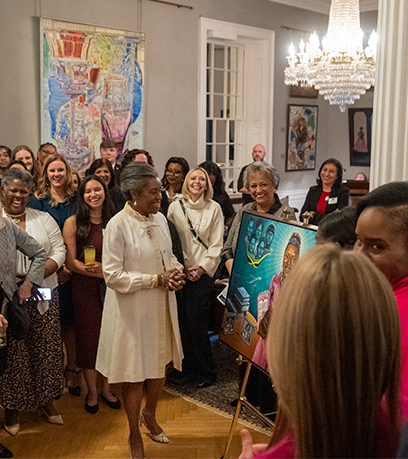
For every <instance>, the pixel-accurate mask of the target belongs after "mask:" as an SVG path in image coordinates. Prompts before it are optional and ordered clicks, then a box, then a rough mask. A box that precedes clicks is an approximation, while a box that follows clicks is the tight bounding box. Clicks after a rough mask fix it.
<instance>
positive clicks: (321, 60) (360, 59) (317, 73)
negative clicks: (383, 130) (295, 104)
mask: <svg viewBox="0 0 408 459" xmlns="http://www.w3.org/2000/svg"><path fill="white" fill-rule="evenodd" d="M376 49H377V34H376V33H375V32H374V31H373V33H372V34H371V37H370V39H369V41H368V46H367V47H366V48H365V50H363V31H362V29H361V27H360V5H359V0H332V3H331V6H330V16H329V27H328V29H327V36H326V37H324V38H323V40H322V46H321V47H320V42H319V38H318V36H317V34H316V32H314V33H313V34H312V35H311V36H310V41H309V42H308V43H306V44H305V43H304V41H303V40H301V42H300V52H299V53H296V51H295V48H294V46H293V43H292V44H291V45H290V47H289V56H288V57H287V59H288V63H289V66H288V67H286V69H285V84H287V85H297V84H299V83H300V85H301V86H314V87H315V88H316V89H317V90H319V94H321V95H322V96H324V98H325V99H326V100H328V101H329V102H330V104H331V105H335V104H337V105H339V106H340V111H341V112H344V111H345V110H346V105H347V104H354V101H355V100H356V99H359V98H360V96H361V95H363V94H365V92H366V90H367V89H369V88H370V86H373V85H374V82H375V59H376Z"/></svg>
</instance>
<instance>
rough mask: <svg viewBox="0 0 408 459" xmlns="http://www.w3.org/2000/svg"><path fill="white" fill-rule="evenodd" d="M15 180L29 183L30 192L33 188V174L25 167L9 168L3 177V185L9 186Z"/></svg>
mask: <svg viewBox="0 0 408 459" xmlns="http://www.w3.org/2000/svg"><path fill="white" fill-rule="evenodd" d="M13 180H21V181H22V182H23V183H25V184H26V185H27V188H28V191H30V192H31V190H32V189H33V185H34V179H33V176H32V175H31V174H30V173H29V172H28V171H27V170H25V169H20V168H19V167H11V168H10V169H7V170H6V171H5V172H4V174H3V176H2V177H1V186H2V187H5V186H8V185H9V184H10V183H11V182H12V181H13Z"/></svg>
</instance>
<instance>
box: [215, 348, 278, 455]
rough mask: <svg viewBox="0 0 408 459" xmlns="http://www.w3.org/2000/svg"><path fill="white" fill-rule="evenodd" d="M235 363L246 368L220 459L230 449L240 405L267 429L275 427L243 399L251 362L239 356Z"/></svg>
mask: <svg viewBox="0 0 408 459" xmlns="http://www.w3.org/2000/svg"><path fill="white" fill-rule="evenodd" d="M237 362H238V365H242V363H243V362H246V363H247V367H246V371H245V376H244V380H243V381H242V385H241V390H240V391H239V396H238V402H237V408H236V410H235V414H234V418H233V420H232V423H231V427H230V431H229V434H228V441H227V445H226V447H225V450H224V454H223V455H222V456H221V459H228V453H229V450H230V447H231V443H232V437H233V436H234V432H235V429H236V427H237V422H238V417H239V413H240V411H241V406H242V405H245V406H246V407H247V408H249V409H250V410H251V411H252V412H253V413H254V414H255V415H256V416H258V417H259V418H261V419H262V421H263V422H264V423H265V424H267V425H268V426H269V427H271V428H273V427H275V423H274V422H272V421H271V420H270V419H269V418H267V417H266V416H265V415H264V414H262V413H261V412H260V411H259V410H257V409H256V408H255V407H254V406H253V405H251V404H250V403H249V402H248V400H247V399H246V397H245V389H246V386H247V383H248V378H249V373H250V371H251V368H252V362H251V361H250V360H247V359H245V358H244V357H242V355H239V357H238V358H237Z"/></svg>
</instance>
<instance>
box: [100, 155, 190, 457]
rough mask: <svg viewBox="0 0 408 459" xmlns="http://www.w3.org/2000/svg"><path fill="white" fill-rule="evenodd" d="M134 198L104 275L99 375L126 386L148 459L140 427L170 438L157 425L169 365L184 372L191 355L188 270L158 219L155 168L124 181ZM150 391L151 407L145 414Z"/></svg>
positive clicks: (106, 247)
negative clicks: (186, 348) (180, 311)
mask: <svg viewBox="0 0 408 459" xmlns="http://www.w3.org/2000/svg"><path fill="white" fill-rule="evenodd" d="M120 186H121V190H122V192H123V194H124V195H125V197H126V199H127V203H126V204H125V207H124V209H123V210H122V211H120V212H119V213H117V214H116V215H115V216H114V217H113V218H112V219H111V220H110V221H109V223H108V224H107V226H106V229H105V232H104V237H103V251H102V268H103V274H104V278H105V281H106V285H107V291H106V297H105V303H104V309H103V315H102V326H101V333H100V337H99V347H98V354H97V358H96V369H97V370H98V371H99V372H100V373H102V374H103V375H104V376H106V377H107V378H108V381H109V383H118V382H122V383H123V386H122V387H123V402H124V405H125V409H126V414H127V417H128V422H129V428H130V437H129V447H130V453H131V457H132V458H134V459H135V458H143V457H144V449H143V441H142V437H141V434H140V431H139V420H140V423H143V424H144V425H145V426H146V427H147V428H148V429H149V432H150V437H151V439H152V440H153V441H156V442H159V443H168V442H169V439H168V438H167V436H166V434H165V433H164V432H163V429H162V428H161V427H160V426H159V425H158V423H157V421H156V406H157V403H158V399H159V397H160V394H161V391H162V389H163V386H164V381H165V373H166V365H167V364H168V363H170V362H171V361H173V363H174V366H175V367H176V368H181V360H182V358H183V351H182V348H181V340H180V333H179V328H178V320H177V305H176V298H175V294H174V293H173V292H174V291H176V290H179V289H180V288H182V287H183V285H184V283H185V282H184V277H185V276H184V274H183V272H182V271H183V266H182V265H181V264H180V263H178V261H177V260H176V257H175V256H174V255H173V253H172V245H171V239H170V232H169V227H168V225H167V221H166V218H165V217H164V216H163V215H162V214H160V213H158V211H159V209H160V200H161V184H160V181H159V179H158V178H157V174H156V171H155V170H154V168H153V167H152V166H150V165H148V164H141V163H130V164H128V165H127V166H126V167H125V168H124V170H123V172H122V175H121V184H120ZM143 388H144V389H145V391H146V404H145V406H144V408H143V409H141V403H142V398H143Z"/></svg>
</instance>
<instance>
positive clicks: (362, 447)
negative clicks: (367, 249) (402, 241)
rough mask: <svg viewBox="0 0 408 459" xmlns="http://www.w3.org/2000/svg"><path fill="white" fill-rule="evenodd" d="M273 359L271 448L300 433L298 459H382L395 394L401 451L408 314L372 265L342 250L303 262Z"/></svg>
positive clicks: (282, 299)
mask: <svg viewBox="0 0 408 459" xmlns="http://www.w3.org/2000/svg"><path fill="white" fill-rule="evenodd" d="M267 354H268V365H269V369H270V372H271V376H272V380H273V382H274V385H275V388H276V392H277V394H278V400H279V402H278V416H277V419H276V425H275V431H274V435H273V437H272V440H271V445H275V444H277V443H278V442H279V441H280V440H282V438H283V437H284V436H285V435H286V434H287V433H288V432H290V431H293V433H294V435H295V439H296V457H307V458H316V457H379V455H378V454H379V452H378V450H377V446H378V442H377V435H378V425H379V417H380V416H381V414H380V405H381V400H382V398H383V396H385V400H386V407H387V409H388V414H389V421H390V423H391V427H392V432H394V434H395V444H394V446H395V448H397V445H398V438H399V432H400V379H401V334H400V322H399V313H398V308H397V305H396V302H395V297H394V294H393V291H392V288H391V286H390V284H389V282H388V281H387V279H386V278H385V276H384V275H383V274H382V273H380V271H379V270H378V269H377V268H376V267H375V266H374V265H373V264H372V263H371V262H370V261H369V260H368V259H366V258H365V257H359V256H357V255H356V254H354V253H353V252H346V251H341V249H340V248H339V247H337V246H334V245H333V244H328V245H324V246H320V247H317V248H315V249H312V250H310V251H309V252H308V253H307V254H306V255H305V256H304V257H303V258H302V259H300V260H299V262H298V263H297V265H296V266H295V267H294V268H293V270H292V271H291V272H290V274H289V275H288V278H287V280H286V281H285V283H284V285H283V286H282V290H281V291H280V293H279V298H278V300H277V303H276V305H275V307H274V310H273V312H272V319H271V325H270V330H269V333H268V342H267ZM395 452H396V451H395Z"/></svg>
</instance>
